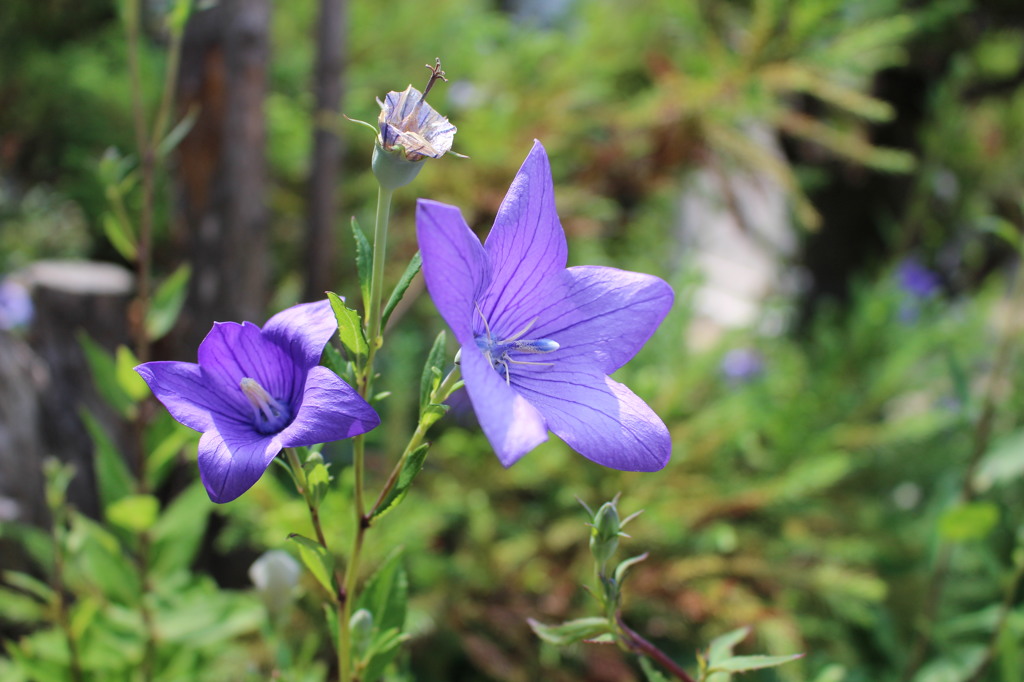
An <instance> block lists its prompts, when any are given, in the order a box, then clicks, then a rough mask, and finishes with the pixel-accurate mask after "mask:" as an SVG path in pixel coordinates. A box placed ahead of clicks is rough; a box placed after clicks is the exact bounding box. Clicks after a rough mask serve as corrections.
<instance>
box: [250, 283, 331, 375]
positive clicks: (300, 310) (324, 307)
mask: <svg viewBox="0 0 1024 682" xmlns="http://www.w3.org/2000/svg"><path fill="white" fill-rule="evenodd" d="M337 331H338V321H337V319H336V318H335V317H334V311H333V310H332V309H331V302H330V301H328V300H327V299H324V300H323V301H316V302H315V303H300V304H299V305H295V306H292V307H291V308H288V309H286V310H282V311H281V312H279V313H278V314H277V315H274V316H273V317H272V318H270V319H269V320H267V324H266V325H265V326H264V327H263V336H264V338H267V339H270V340H271V341H273V342H274V343H276V344H277V345H279V346H281V347H282V348H285V349H287V350H288V351H289V353H290V354H291V355H292V357H293V358H294V360H295V362H296V364H298V365H299V366H300V367H302V369H303V370H306V369H309V368H310V367H315V366H316V365H319V364H320V356H321V355H322V354H323V352H324V346H326V345H327V342H328V341H330V340H331V337H332V336H333V335H334V334H335V332H337Z"/></svg>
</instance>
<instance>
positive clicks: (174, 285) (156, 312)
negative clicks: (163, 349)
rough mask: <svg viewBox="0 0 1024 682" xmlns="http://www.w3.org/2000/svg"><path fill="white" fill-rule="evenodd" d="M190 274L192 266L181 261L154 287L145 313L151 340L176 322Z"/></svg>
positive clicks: (161, 334)
mask: <svg viewBox="0 0 1024 682" xmlns="http://www.w3.org/2000/svg"><path fill="white" fill-rule="evenodd" d="M191 276H192V268H191V267H189V265H188V264H187V263H183V264H182V265H180V266H178V269H177V270H175V271H174V272H172V273H171V274H170V275H169V276H168V277H167V279H165V280H164V281H163V282H162V283H161V284H160V286H158V287H157V288H156V291H155V292H154V293H153V298H152V300H151V301H150V306H149V310H148V311H147V313H146V333H147V334H148V335H149V338H150V339H151V340H153V341H156V340H158V339H161V338H163V337H164V335H165V334H167V332H169V331H171V327H173V326H174V323H175V322H177V320H178V315H179V314H180V313H181V308H182V306H184V305H185V296H186V295H187V294H188V281H189V279H190V278H191Z"/></svg>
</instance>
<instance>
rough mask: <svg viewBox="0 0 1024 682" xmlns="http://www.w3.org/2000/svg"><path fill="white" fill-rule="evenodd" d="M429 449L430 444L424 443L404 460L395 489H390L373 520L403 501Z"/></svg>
mask: <svg viewBox="0 0 1024 682" xmlns="http://www.w3.org/2000/svg"><path fill="white" fill-rule="evenodd" d="M429 449H430V444H429V443H424V444H423V445H420V446H419V447H418V448H416V449H415V450H413V451H412V452H411V453H410V454H409V456H408V457H406V458H405V461H404V462H403V463H402V470H401V471H399V472H398V480H397V481H396V482H395V487H393V488H392V489H391V492H389V493H388V496H387V497H386V498H384V500H383V501H382V502H381V504H380V506H379V507H377V510H376V511H375V512H374V514H373V518H375V519H377V518H380V517H381V516H384V514H386V513H388V512H389V511H391V510H392V509H393V508H395V507H397V506H398V505H399V504H400V503H401V501H402V500H404V499H405V496H406V494H408V492H409V487H410V486H411V485H412V482H413V481H414V480H415V479H416V475H417V474H419V473H420V471H421V470H422V469H423V462H424V461H425V460H426V459H427V451H428V450H429Z"/></svg>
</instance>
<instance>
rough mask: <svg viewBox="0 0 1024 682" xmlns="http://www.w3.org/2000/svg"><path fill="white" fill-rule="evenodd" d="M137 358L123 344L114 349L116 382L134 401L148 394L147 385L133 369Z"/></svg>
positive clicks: (138, 400) (137, 360)
mask: <svg viewBox="0 0 1024 682" xmlns="http://www.w3.org/2000/svg"><path fill="white" fill-rule="evenodd" d="M138 364H139V359H138V358H137V357H135V353H133V352H132V350H131V349H130V348H129V347H128V346H125V345H124V344H122V345H120V346H118V347H117V350H116V351H114V365H115V368H116V377H117V383H118V384H120V385H121V388H122V389H124V392H125V393H126V394H127V395H128V397H129V398H131V399H132V400H133V401H134V402H136V403H137V402H140V401H142V400H144V399H145V398H147V397H148V396H149V386H148V385H147V384H146V382H145V380H144V379H143V378H142V377H141V376H140V375H139V373H138V372H136V371H135V367H137V366H138Z"/></svg>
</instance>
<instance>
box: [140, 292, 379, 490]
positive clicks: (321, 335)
mask: <svg viewBox="0 0 1024 682" xmlns="http://www.w3.org/2000/svg"><path fill="white" fill-rule="evenodd" d="M337 329H338V326H337V322H336V321H335V318H334V314H333V313H332V311H331V306H330V303H329V302H328V301H320V302H317V303H303V304H301V305H297V306H293V307H291V308H288V309H287V310H284V311H282V312H280V313H278V314H277V315H274V316H273V317H272V318H270V320H269V321H267V324H266V326H265V327H264V328H263V329H262V330H260V328H259V327H258V326H256V325H255V324H252V323H251V322H244V323H242V324H238V323H237V322H216V323H214V325H213V329H211V330H210V333H209V334H207V335H206V338H205V339H203V342H202V343H201V344H200V345H199V364H193V363H191V362H147V363H144V364H142V365H139V366H138V367H136V368H135V370H136V371H137V372H138V373H139V374H140V375H141V376H142V378H143V379H145V380H146V383H147V384H149V387H150V389H151V390H152V391H153V394H154V395H156V397H157V399H158V400H160V402H162V403H163V404H164V407H166V408H167V411H168V412H170V413H171V416H172V417H174V418H175V419H177V420H178V421H179V422H181V423H182V424H184V425H185V426H187V427H189V428H191V429H195V430H196V431H201V432H202V433H203V437H202V438H200V439H199V474H200V476H201V478H202V479H203V485H205V486H206V491H207V492H208V493H209V495H210V499H211V500H213V501H214V502H230V501H231V500H233V499H235V498H236V497H238V496H239V495H241V494H242V493H244V492H245V491H246V490H248V489H249V488H251V487H252V486H253V484H254V483H256V481H257V480H259V478H260V476H262V475H263V472H264V471H266V469H267V467H268V466H270V462H271V461H273V459H274V457H276V456H277V455H278V453H280V452H281V450H282V449H283V448H290V447H298V446H303V445H314V444H316V443H326V442H328V441H333V440H340V439H342V438H349V437H351V436H357V435H359V434H361V433H366V432H367V431H369V430H371V429H373V428H375V427H376V426H377V425H378V424H379V423H380V418H379V417H378V416H377V413H376V412H374V410H373V408H372V407H370V405H369V404H367V402H366V401H365V400H363V399H362V398H361V397H360V396H359V394H358V393H356V392H355V391H354V390H353V389H352V387H350V386H349V385H348V384H346V383H345V382H344V381H342V380H341V379H340V378H339V377H338V376H337V375H336V374H334V372H331V371H330V370H329V369H327V368H326V367H321V366H320V364H319V363H320V354H321V353H322V352H323V349H324V346H325V345H326V344H327V342H328V341H329V340H330V338H331V336H332V335H333V334H334V333H335V332H336V331H337Z"/></svg>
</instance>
